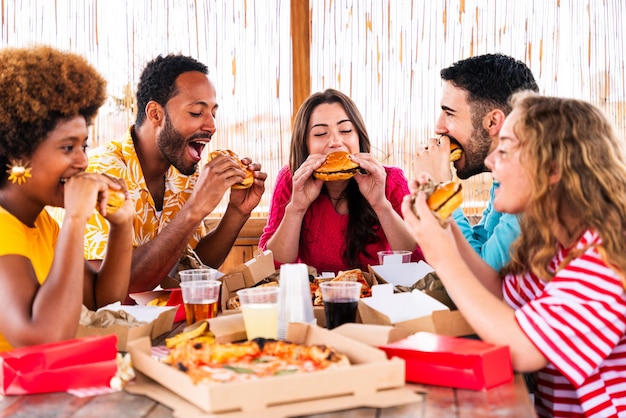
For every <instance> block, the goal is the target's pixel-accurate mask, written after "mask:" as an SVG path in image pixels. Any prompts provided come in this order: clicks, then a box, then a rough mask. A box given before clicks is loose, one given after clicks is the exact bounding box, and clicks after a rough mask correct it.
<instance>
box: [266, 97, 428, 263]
mask: <svg viewBox="0 0 626 418" xmlns="http://www.w3.org/2000/svg"><path fill="white" fill-rule="evenodd" d="M335 151H345V152H347V153H349V154H350V156H351V158H352V160H353V161H355V162H356V163H358V164H359V165H360V166H361V168H362V169H363V170H365V171H363V172H361V173H358V174H356V176H355V177H353V178H351V179H349V180H341V181H329V182H324V181H322V180H318V179H315V178H313V176H312V174H313V171H314V170H316V169H317V168H318V167H320V166H321V165H322V164H323V163H324V161H325V159H326V155H327V154H330V153H331V152H335ZM369 152H370V141H369V136H368V134H367V130H366V129H365V123H364V122H363V118H362V117H361V114H360V113H359V110H358V109H357V107H356V105H355V104H354V102H353V101H352V100H351V99H350V98H349V97H348V96H346V95H345V94H343V93H341V92H340V91H337V90H332V89H328V90H326V91H324V92H320V93H315V94H313V95H311V96H310V97H309V98H308V99H307V100H306V101H305V102H304V103H303V104H302V106H301V107H300V109H299V110H298V113H297V115H296V118H295V122H294V127H293V133H292V137H291V155H290V164H289V166H288V167H283V168H282V169H281V171H280V172H279V174H278V177H277V179H276V184H275V186H274V193H273V195H272V202H271V206H270V213H269V217H268V220H267V225H266V227H265V229H264V231H263V235H262V236H261V240H260V242H259V246H260V247H261V248H263V249H270V250H272V252H273V255H274V260H275V261H276V264H277V265H280V264H282V263H296V262H302V263H306V264H307V265H309V266H312V267H315V268H316V269H317V271H318V272H320V273H321V272H334V273H336V272H337V271H340V270H348V269H353V268H361V269H367V266H368V264H371V265H376V264H378V256H377V254H376V253H377V252H378V251H379V250H386V249H393V250H410V251H413V260H414V261H418V260H421V259H422V254H421V251H420V250H419V247H417V246H416V245H415V240H414V239H413V237H412V236H411V235H410V234H409V231H408V229H407V227H406V225H405V224H404V222H403V220H402V217H401V214H400V211H401V209H400V205H401V203H402V198H403V197H404V196H405V195H406V194H408V192H409V190H408V185H407V179H406V177H405V176H404V173H403V172H402V170H400V169H399V168H395V167H385V166H383V165H381V164H380V163H379V162H378V161H377V160H376V159H375V158H374V157H373V156H372V155H371V154H370V153H369Z"/></svg>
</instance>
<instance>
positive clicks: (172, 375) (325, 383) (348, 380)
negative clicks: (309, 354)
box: [127, 323, 422, 418]
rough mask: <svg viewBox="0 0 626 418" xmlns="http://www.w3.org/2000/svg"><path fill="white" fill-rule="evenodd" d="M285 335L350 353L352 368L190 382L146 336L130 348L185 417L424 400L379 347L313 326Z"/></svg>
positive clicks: (158, 395) (399, 363)
mask: <svg viewBox="0 0 626 418" xmlns="http://www.w3.org/2000/svg"><path fill="white" fill-rule="evenodd" d="M287 338H288V340H290V341H293V342H297V343H303V344H324V345H328V346H330V347H333V348H334V349H335V350H337V351H338V352H340V353H343V354H345V355H347V356H348V358H349V359H350V362H351V366H350V367H347V368H342V369H336V370H324V371H319V372H314V373H305V374H293V375H283V376H273V377H269V378H265V379H258V380H250V381H246V382H232V383H203V382H201V383H198V384H194V383H193V382H192V380H191V379H190V378H189V377H188V376H187V375H186V374H185V373H184V372H182V371H179V370H178V369H177V368H175V367H172V366H170V365H168V364H165V363H162V362H160V361H158V360H156V359H155V358H153V357H152V355H151V347H150V341H149V340H148V339H141V340H136V341H133V342H132V343H131V344H130V349H129V351H130V353H131V356H132V361H133V366H134V368H135V369H136V370H137V371H139V372H140V373H142V374H143V375H145V376H147V377H148V378H150V379H152V380H154V381H155V382H157V383H158V384H159V385H161V386H162V387H163V388H164V389H165V390H166V391H170V392H173V393H175V394H176V395H178V397H179V398H178V399H179V400H178V401H176V400H174V401H173V403H170V404H169V405H168V406H170V407H172V408H173V409H174V410H175V411H182V410H184V411H185V413H184V415H185V416H192V415H193V414H192V413H191V412H190V411H191V410H194V409H195V411H196V413H197V414H199V413H210V414H211V415H210V416H214V417H228V418H244V417H245V418H248V417H249V418H252V417H255V418H269V417H272V418H282V417H289V416H297V415H309V414H315V413H322V412H328V411H334V410H341V409H347V408H354V407H358V406H373V407H386V406H391V405H401V404H406V403H413V402H415V403H418V402H420V401H421V400H422V397H421V396H420V395H419V394H417V393H415V392H414V391H412V390H410V389H407V388H405V387H404V385H405V362H404V360H402V359H400V358H393V359H388V358H387V355H386V354H385V352H384V351H382V350H379V349H378V348H375V347H371V346H369V345H367V344H364V343H361V342H358V341H355V340H353V339H351V338H348V337H345V336H343V335H340V334H338V333H335V332H333V331H328V330H326V329H323V328H320V327H318V326H315V325H309V324H299V323H292V324H290V326H289V329H288V334H287ZM331 382H332V384H331ZM127 390H130V391H134V393H142V394H145V395H147V396H150V397H154V399H158V400H159V401H160V402H172V401H171V397H166V396H164V391H163V389H161V388H156V390H155V388H154V387H152V389H150V388H149V387H148V388H146V387H145V386H144V387H139V388H138V387H137V386H135V387H134V388H133V386H132V385H130V387H129V388H127ZM166 398H167V400H166ZM182 400H184V402H183V401H182ZM190 405H191V406H190ZM190 408H191V409H190ZM177 413H178V414H181V413H180V412H177ZM178 416H183V415H178ZM198 416H200V415H198Z"/></svg>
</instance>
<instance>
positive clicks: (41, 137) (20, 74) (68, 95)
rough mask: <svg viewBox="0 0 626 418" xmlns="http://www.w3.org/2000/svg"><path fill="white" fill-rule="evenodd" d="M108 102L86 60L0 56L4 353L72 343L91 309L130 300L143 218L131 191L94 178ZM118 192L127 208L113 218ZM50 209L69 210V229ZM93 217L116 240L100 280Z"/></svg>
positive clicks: (43, 54)
mask: <svg viewBox="0 0 626 418" xmlns="http://www.w3.org/2000/svg"><path fill="white" fill-rule="evenodd" d="M105 98H106V82H105V80H104V79H103V78H102V76H101V75H100V74H98V72H97V71H96V70H95V69H94V68H93V67H92V66H91V65H90V64H89V63H88V62H87V61H86V60H85V59H84V58H82V57H81V56H79V55H76V54H73V53H67V52H62V51H59V50H56V49H54V48H51V47H48V46H36V47H32V48H4V49H0V167H2V168H3V169H4V167H6V172H5V171H4V170H3V171H1V172H0V173H1V175H0V230H1V231H2V234H1V235H0V306H2V309H0V351H6V350H10V349H11V348H12V347H19V346H26V345H34V344H42V343H47V342H52V341H59V340H63V339H69V338H73V337H74V336H75V335H76V330H77V328H78V323H79V317H80V313H81V306H82V305H83V304H84V305H85V306H86V307H88V308H90V309H96V308H97V307H100V306H104V305H107V304H109V303H112V302H115V301H120V300H124V298H125V296H126V292H127V290H128V281H129V277H130V256H131V253H132V243H131V231H132V229H131V228H132V225H131V218H132V215H133V213H134V209H133V207H132V205H131V203H130V201H129V196H128V193H126V187H125V185H124V183H123V182H121V181H118V180H117V179H113V178H110V177H107V176H104V175H101V174H95V173H85V168H86V167H87V155H86V153H85V149H86V147H87V142H88V126H89V124H90V123H91V121H92V119H93V118H94V116H95V115H96V112H97V111H98V108H99V107H100V106H101V105H102V104H103V103H104V101H105ZM119 191H121V192H124V193H125V194H126V197H125V200H126V201H125V202H124V203H123V204H122V206H121V208H120V209H119V210H117V211H115V212H113V213H108V214H107V206H106V202H107V199H108V198H109V195H110V194H112V193H114V192H119ZM46 206H57V207H64V208H65V210H66V216H65V222H64V223H63V226H62V227H59V225H58V224H57V223H56V222H55V221H54V220H53V219H52V217H51V216H50V215H49V214H48V212H47V211H46V210H45V207H46ZM94 208H96V209H97V210H98V211H99V212H100V213H102V214H103V215H106V218H107V220H108V221H109V222H110V224H111V229H112V231H115V232H114V233H112V234H111V237H110V241H111V245H110V247H109V252H108V254H107V259H108V260H110V262H107V263H105V264H103V266H102V268H101V269H100V270H99V271H95V270H94V269H92V268H91V267H90V265H89V264H88V263H87V262H86V261H85V259H84V258H83V234H84V231H85V224H86V222H87V219H88V218H89V216H90V215H91V214H92V213H93V211H94Z"/></svg>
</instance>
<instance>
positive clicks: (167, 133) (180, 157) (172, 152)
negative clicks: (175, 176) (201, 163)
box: [157, 113, 197, 176]
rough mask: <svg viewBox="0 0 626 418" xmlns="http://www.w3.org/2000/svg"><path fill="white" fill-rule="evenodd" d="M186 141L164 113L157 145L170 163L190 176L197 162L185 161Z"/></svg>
mask: <svg viewBox="0 0 626 418" xmlns="http://www.w3.org/2000/svg"><path fill="white" fill-rule="evenodd" d="M187 142H188V141H187V139H185V137H184V136H183V135H181V134H180V132H178V131H177V130H176V128H174V126H173V125H172V122H171V121H170V118H169V117H168V115H167V113H166V114H165V122H164V125H163V129H162V130H161V132H160V133H159V135H158V137H157V146H158V147H159V150H160V151H161V154H162V155H163V156H164V157H165V159H167V161H169V163H170V164H171V165H173V166H174V167H175V168H176V169H177V170H178V171H180V172H181V173H182V174H184V175H186V176H190V175H192V174H193V173H195V172H196V166H197V164H195V163H193V164H189V163H187V162H186V161H185V156H186V155H187Z"/></svg>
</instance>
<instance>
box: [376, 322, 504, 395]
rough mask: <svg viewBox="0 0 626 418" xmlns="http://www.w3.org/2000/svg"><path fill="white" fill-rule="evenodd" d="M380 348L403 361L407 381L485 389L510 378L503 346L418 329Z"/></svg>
mask: <svg viewBox="0 0 626 418" xmlns="http://www.w3.org/2000/svg"><path fill="white" fill-rule="evenodd" d="M380 348H381V349H382V350H384V351H385V352H386V353H387V355H388V356H389V357H390V358H391V357H394V356H397V357H400V358H402V359H404V360H405V361H406V380H407V382H413V383H425V384H428V385H439V386H449V387H454V388H461V389H472V390H486V389H490V388H492V387H494V386H497V385H500V384H503V383H508V382H511V381H512V380H513V367H512V363H511V354H510V352H509V347H507V346H501V345H494V344H488V343H485V342H483V341H479V340H474V339H467V338H455V337H446V336H442V335H436V334H432V333H429V332H418V333H416V334H413V335H411V336H409V337H407V338H404V339H402V340H399V341H395V342H392V343H388V344H383V345H381V346H380Z"/></svg>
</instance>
